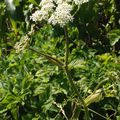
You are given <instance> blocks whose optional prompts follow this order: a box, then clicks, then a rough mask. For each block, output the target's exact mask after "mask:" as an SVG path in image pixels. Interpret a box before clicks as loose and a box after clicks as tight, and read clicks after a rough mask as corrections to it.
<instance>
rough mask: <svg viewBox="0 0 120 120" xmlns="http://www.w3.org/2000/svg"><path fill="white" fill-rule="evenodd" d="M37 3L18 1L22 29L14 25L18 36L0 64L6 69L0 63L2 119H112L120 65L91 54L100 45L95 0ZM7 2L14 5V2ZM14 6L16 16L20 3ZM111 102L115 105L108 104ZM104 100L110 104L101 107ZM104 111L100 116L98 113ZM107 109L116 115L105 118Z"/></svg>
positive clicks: (110, 58)
mask: <svg viewBox="0 0 120 120" xmlns="http://www.w3.org/2000/svg"><path fill="white" fill-rule="evenodd" d="M36 1H37V0H27V1H22V2H21V3H22V4H23V3H25V8H23V9H25V10H24V17H25V19H24V22H23V24H20V23H21V22H20V23H19V22H18V23H17V22H16V23H17V25H18V26H20V27H21V28H19V29H17V25H16V26H15V24H14V22H15V21H13V24H12V25H13V27H14V29H13V28H12V30H11V31H13V32H15V31H16V32H15V36H18V37H17V38H16V39H15V42H16V41H17V42H16V44H15V46H14V48H13V50H11V51H12V52H11V54H10V55H8V56H7V57H6V58H5V60H3V61H0V63H1V64H4V65H3V66H2V65H1V64H0V66H1V68H0V72H2V74H0V76H1V79H2V80H1V79H0V81H2V84H1V83H0V95H1V96H2V97H1V98H0V119H2V118H3V116H4V119H6V116H7V117H8V119H15V120H19V119H21V120H26V119H36V120H50V119H54V120H79V119H84V120H91V119H97V118H98V119H99V118H100V119H101V118H102V119H107V120H108V119H109V120H111V119H112V118H113V116H115V115H116V114H118V115H119V113H117V109H118V108H117V105H118V101H119V99H120V98H119V97H116V96H117V94H118V96H119V93H118V92H117V89H118V88H120V86H118V85H117V82H118V83H119V77H120V72H119V71H120V67H119V65H118V63H119V61H120V60H119V59H118V58H117V57H116V56H113V55H111V54H103V55H101V54H98V53H97V52H98V51H97V52H96V49H89V47H90V46H89V45H93V46H92V47H95V45H96V41H97V42H98V40H96V39H97V37H98V36H97V37H96V31H97V29H98V28H99V27H98V26H99V23H98V21H97V20H98V19H97V18H96V16H97V15H98V14H99V12H98V11H99V9H98V6H97V5H98V3H97V2H98V1H97V2H96V0H93V1H92V0H91V1H90V0H40V2H36ZM102 2H103V3H104V0H103V1H102ZM11 3H12V5H14V2H13V0H11ZM11 3H10V4H11ZM29 3H30V5H29V6H27V5H28V4H29ZM15 4H17V5H16V6H14V8H15V9H14V12H15V10H17V9H18V6H19V5H18V4H19V2H18V1H17V0H16V1H15ZM26 4H27V5H26ZM99 5H100V6H102V4H101V3H100V4H99ZM93 6H94V7H93ZM96 11H97V12H98V14H96V13H97V12H96ZM92 15H93V16H92ZM98 16H99V15H98ZM96 21H97V22H96ZM94 24H95V25H94ZM10 25H11V24H10ZM96 26H97V27H96ZM91 27H92V29H91ZM102 27H103V26H102ZM107 28H108V26H107ZM20 29H22V30H21V31H19V30H20ZM95 30H96V31H95ZM94 31H95V32H94ZM13 32H12V33H13ZM111 32H112V33H113V31H111ZM118 32H119V30H118ZM101 34H102V33H101V32H100V37H101ZM82 35H83V36H85V37H82ZM92 35H93V36H95V38H94V37H93V38H92V37H91V36H92ZM9 36H10V35H9ZM108 37H111V34H110V35H108ZM117 37H118V35H117ZM8 38H9V37H7V39H8ZM11 38H13V37H12V36H11ZM102 38H103V37H102ZM112 38H113V37H111V39H112ZM18 39H20V40H19V41H18ZM81 39H82V40H81ZM8 40H9V39H8ZM92 40H93V41H92ZM91 41H92V42H91ZM117 42H118V39H117ZM98 43H100V44H102V43H101V42H98ZM115 44H116V42H115V43H114V45H115ZM87 45H88V46H87ZM92 47H91V48H92ZM14 49H15V52H16V53H15V52H14ZM97 54H98V55H97ZM1 56H2V55H1V51H0V57H1ZM1 58H2V59H4V57H1ZM4 81H5V82H4ZM4 89H5V93H7V95H5V93H4V92H2V91H3V90H4ZM112 98H114V99H115V100H116V101H117V102H114V101H112V102H111V99H112ZM104 99H105V100H108V99H109V100H108V101H107V102H106V103H105V104H104V103H103V102H105V100H104ZM109 103H110V105H109ZM111 103H112V105H111ZM94 105H95V106H94ZM1 106H2V107H1ZM103 108H104V111H103V112H104V113H102V112H101V111H99V110H103ZM109 109H111V110H112V112H114V113H113V114H110V115H109V114H108V111H109ZM96 116H97V117H96ZM118 119H119V118H118Z"/></svg>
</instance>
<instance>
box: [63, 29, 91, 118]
mask: <svg viewBox="0 0 120 120" xmlns="http://www.w3.org/2000/svg"><path fill="white" fill-rule="evenodd" d="M64 32H65V40H66V45H65V67H64V70H65V73H66V76H67V78H68V80H69V81H70V84H71V86H72V88H73V90H74V92H75V93H76V95H77V96H78V98H79V100H80V102H81V103H82V105H83V107H84V110H85V119H86V120H89V112H88V108H87V106H86V104H85V102H84V100H83V98H82V96H81V95H80V94H79V91H78V89H77V87H76V85H75V84H74V81H73V79H72V77H71V74H70V71H69V69H68V58H69V37H68V32H67V28H66V27H65V28H64Z"/></svg>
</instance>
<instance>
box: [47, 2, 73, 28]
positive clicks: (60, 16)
mask: <svg viewBox="0 0 120 120" xmlns="http://www.w3.org/2000/svg"><path fill="white" fill-rule="evenodd" d="M71 11H72V5H70V4H68V3H67V2H62V3H61V4H58V6H57V8H56V10H55V12H54V13H53V14H52V15H51V17H50V18H49V20H48V23H51V24H52V25H56V24H58V25H60V26H61V27H64V26H65V25H66V24H67V23H69V22H70V21H72V20H73V17H72V15H71V13H70V12H71Z"/></svg>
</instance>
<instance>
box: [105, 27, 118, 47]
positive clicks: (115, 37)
mask: <svg viewBox="0 0 120 120" xmlns="http://www.w3.org/2000/svg"><path fill="white" fill-rule="evenodd" d="M107 36H108V38H109V40H110V44H111V46H114V45H115V44H116V43H117V42H118V41H119V40H120V29H113V30H111V31H110V32H109V33H108V34H107Z"/></svg>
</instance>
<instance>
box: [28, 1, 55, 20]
mask: <svg viewBox="0 0 120 120" xmlns="http://www.w3.org/2000/svg"><path fill="white" fill-rule="evenodd" d="M40 7H41V10H37V11H35V12H34V13H33V14H32V16H30V18H31V19H32V20H33V21H35V22H36V21H39V22H40V21H42V20H45V21H47V20H48V18H49V16H50V13H51V12H53V8H54V4H53V1H52V0H42V1H41V3H40Z"/></svg>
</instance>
